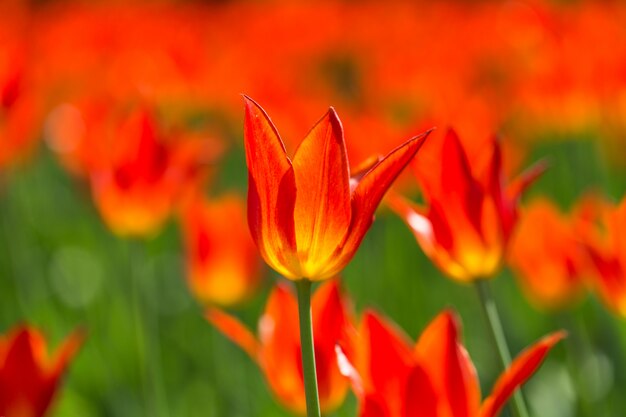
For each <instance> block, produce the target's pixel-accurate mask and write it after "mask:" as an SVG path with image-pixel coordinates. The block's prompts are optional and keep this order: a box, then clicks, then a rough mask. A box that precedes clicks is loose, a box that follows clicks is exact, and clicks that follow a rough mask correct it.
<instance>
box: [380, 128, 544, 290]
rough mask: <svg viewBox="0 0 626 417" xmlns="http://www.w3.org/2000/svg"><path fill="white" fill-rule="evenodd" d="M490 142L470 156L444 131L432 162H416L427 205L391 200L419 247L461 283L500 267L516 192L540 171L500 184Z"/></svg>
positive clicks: (498, 156)
mask: <svg viewBox="0 0 626 417" xmlns="http://www.w3.org/2000/svg"><path fill="white" fill-rule="evenodd" d="M490 143H491V146H490V147H488V148H487V149H486V151H488V154H487V155H482V156H483V158H482V159H478V158H476V159H474V160H470V159H469V158H468V155H467V153H466V151H465V149H464V148H463V145H462V144H461V141H460V140H459V138H458V136H457V135H456V133H455V132H454V131H453V130H449V131H448V132H447V134H446V136H445V138H444V140H443V144H442V149H441V154H438V155H437V156H438V158H437V160H438V161H440V162H438V165H435V166H432V165H428V166H425V165H424V166H422V165H419V164H417V165H416V173H417V176H418V180H419V181H420V184H421V186H422V189H423V191H424V194H425V198H426V201H427V203H428V208H427V209H426V208H423V207H419V206H417V205H414V204H412V203H409V202H407V201H405V200H403V199H401V198H397V197H394V198H392V199H391V204H392V208H394V210H395V211H396V212H397V213H398V214H399V215H400V216H401V217H402V218H403V219H404V221H405V222H406V223H407V225H408V226H409V228H411V230H412V231H413V233H414V234H415V237H416V238H417V241H418V243H419V244H420V246H421V247H422V249H423V250H424V252H425V253H426V254H427V255H428V256H429V257H430V258H431V259H432V260H433V262H435V263H436V264H437V266H439V268H440V269H441V270H443V271H444V272H445V273H446V274H447V275H449V276H450V277H451V278H453V279H455V280H458V281H462V282H468V281H472V280H475V279H479V278H488V277H492V276H493V275H494V274H495V272H497V270H498V269H499V268H500V266H501V264H502V260H503V257H504V254H505V249H506V246H507V243H508V241H509V238H510V236H511V232H512V230H513V227H514V226H515V223H516V222H517V217H518V215H517V210H518V207H517V204H518V200H519V198H520V194H521V193H522V191H523V190H524V189H525V188H526V187H527V186H528V185H529V184H530V183H531V182H532V181H533V180H534V179H535V178H536V177H537V176H538V175H539V174H540V173H541V172H542V170H543V167H541V166H536V167H535V168H532V169H531V170H529V171H528V172H527V173H525V174H522V176H521V177H520V178H519V179H518V180H516V181H515V182H513V183H511V184H508V185H507V184H505V181H504V178H503V172H502V161H501V153H500V146H499V144H498V142H497V141H492V142H490ZM418 163H419V161H418ZM439 166H440V168H437V167H439Z"/></svg>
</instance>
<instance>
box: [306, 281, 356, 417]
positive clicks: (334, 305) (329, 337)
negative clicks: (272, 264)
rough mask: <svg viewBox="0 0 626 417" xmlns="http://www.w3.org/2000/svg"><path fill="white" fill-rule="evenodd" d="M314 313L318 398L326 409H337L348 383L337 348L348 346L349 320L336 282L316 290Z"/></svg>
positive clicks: (313, 304)
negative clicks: (339, 363)
mask: <svg viewBox="0 0 626 417" xmlns="http://www.w3.org/2000/svg"><path fill="white" fill-rule="evenodd" d="M311 310H312V314H313V334H314V335H315V363H316V367H317V375H318V378H317V380H318V390H319V397H320V401H321V402H322V407H323V408H324V409H326V410H330V409H335V408H336V407H338V406H339V405H340V404H341V402H342V401H343V399H344V398H345V395H346V393H347V391H348V382H349V381H348V378H346V377H345V376H344V375H343V374H342V373H341V371H340V369H339V366H338V363H337V361H338V358H337V353H336V347H337V346H338V345H341V346H349V341H348V340H347V336H346V334H345V330H346V328H347V327H348V326H349V321H348V317H347V312H346V311H345V308H344V302H343V300H342V297H341V294H340V291H339V284H338V281H337V280H331V281H329V282H327V283H325V284H323V285H322V286H320V287H319V288H318V289H317V290H316V291H315V294H314V295H313V299H312V302H311Z"/></svg>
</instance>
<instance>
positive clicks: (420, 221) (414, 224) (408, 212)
mask: <svg viewBox="0 0 626 417" xmlns="http://www.w3.org/2000/svg"><path fill="white" fill-rule="evenodd" d="M387 202H388V204H389V207H390V208H391V209H392V210H393V211H395V212H396V213H397V214H398V216H400V218H401V219H402V220H404V222H405V223H406V224H407V226H409V228H410V229H411V230H412V231H413V234H414V235H415V238H416V239H417V241H418V242H419V244H420V246H421V247H422V249H423V250H424V252H426V254H427V255H428V256H432V255H433V252H434V250H435V244H436V242H435V233H434V230H433V224H432V222H431V221H430V219H429V218H428V217H427V216H425V215H424V214H423V212H424V209H423V208H422V207H418V206H417V205H416V204H413V203H411V202H409V201H408V200H406V199H405V198H403V197H401V196H399V195H397V194H394V193H391V195H390V196H389V197H388V198H387ZM448 235H449V234H448Z"/></svg>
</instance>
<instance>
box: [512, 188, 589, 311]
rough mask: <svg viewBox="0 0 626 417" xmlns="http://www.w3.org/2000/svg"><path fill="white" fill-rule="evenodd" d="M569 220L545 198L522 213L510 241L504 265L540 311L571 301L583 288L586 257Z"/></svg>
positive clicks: (559, 306)
mask: <svg viewBox="0 0 626 417" xmlns="http://www.w3.org/2000/svg"><path fill="white" fill-rule="evenodd" d="M573 220H574V219H572V218H570V217H569V216H566V215H564V214H561V213H560V212H559V211H558V209H557V208H556V207H555V206H554V204H553V203H552V202H550V201H549V200H546V199H540V200H536V201H533V202H532V203H531V204H529V205H528V207H525V208H524V210H523V215H522V216H521V219H520V222H519V225H518V227H517V230H516V232H515V233H514V236H513V239H512V240H511V245H510V250H509V257H508V263H509V264H510V265H511V267H512V268H513V269H514V270H515V272H516V275H517V277H518V280H519V282H520V284H521V285H522V287H523V288H524V290H525V291H526V293H527V294H528V296H529V297H530V298H531V300H533V301H534V302H536V303H538V304H539V305H540V306H542V307H544V308H561V307H563V306H565V305H567V304H568V303H570V302H572V301H575V300H576V299H578V298H579V296H580V295H581V292H582V290H583V287H584V277H585V274H586V273H587V270H588V267H587V264H588V262H587V256H586V253H585V251H584V248H583V245H582V244H581V243H580V242H579V240H578V237H577V236H576V233H575V231H574V224H573Z"/></svg>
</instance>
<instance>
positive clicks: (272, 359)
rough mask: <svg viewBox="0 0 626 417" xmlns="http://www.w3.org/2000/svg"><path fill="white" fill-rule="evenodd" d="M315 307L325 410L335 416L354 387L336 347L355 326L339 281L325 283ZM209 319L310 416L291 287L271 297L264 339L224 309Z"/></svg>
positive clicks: (286, 401) (283, 398) (283, 397)
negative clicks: (342, 370) (342, 368)
mask: <svg viewBox="0 0 626 417" xmlns="http://www.w3.org/2000/svg"><path fill="white" fill-rule="evenodd" d="M311 308H312V313H313V328H314V335H315V361H316V363H317V380H318V384H319V396H320V406H321V409H322V411H323V412H331V411H332V410H334V409H336V408H337V407H339V405H341V403H342V402H343V399H344V398H345V396H346V393H347V390H348V385H349V382H348V380H347V379H346V378H345V377H344V376H343V375H341V373H340V372H339V367H338V365H337V361H336V359H335V345H336V344H337V343H339V342H340V341H343V340H344V339H345V334H346V331H347V329H348V326H349V323H350V321H349V313H348V311H347V308H346V305H345V301H344V300H343V299H342V296H341V294H340V292H339V286H338V285H337V282H336V281H334V280H333V281H329V282H327V283H325V284H324V285H322V286H321V287H320V288H319V289H318V290H317V291H316V292H315V294H314V295H313V300H312V306H311ZM206 317H207V319H208V320H209V321H210V322H211V323H212V324H213V325H214V326H215V327H217V329H219V330H220V331H221V332H222V333H224V334H225V335H226V336H227V337H229V338H230V339H231V340H232V341H233V342H235V343H236V344H238V345H239V346H240V347H241V348H242V349H243V350H244V351H246V353H248V354H249V355H250V357H251V358H252V359H253V360H254V361H256V363H257V364H258V365H259V367H260V368H261V370H262V371H263V373H264V374H265V378H266V380H267V382H268V384H269V386H270V388H271V390H272V392H273V393H274V395H275V396H276V398H277V399H278V401H279V402H280V403H281V404H282V405H284V406H285V407H286V408H288V409H289V410H291V411H293V412H295V413H297V414H300V415H302V414H305V411H306V398H305V393H304V380H303V375H302V359H301V356H300V336H299V335H300V325H299V323H298V306H297V302H296V297H295V296H294V295H293V294H292V293H291V291H290V290H289V288H287V287H286V286H285V285H278V286H276V288H275V289H274V290H273V291H272V293H271V294H270V297H269V299H268V302H267V305H266V307H265V312H264V314H263V317H262V318H261V320H260V322H259V338H258V339H257V338H256V337H255V336H254V335H253V334H252V333H251V332H250V331H249V330H248V329H247V328H245V327H244V326H243V325H242V324H241V323H240V322H239V321H237V320H236V319H235V318H233V317H232V316H229V315H228V314H226V313H224V312H222V311H221V310H217V309H209V310H208V312H207V315H206Z"/></svg>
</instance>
